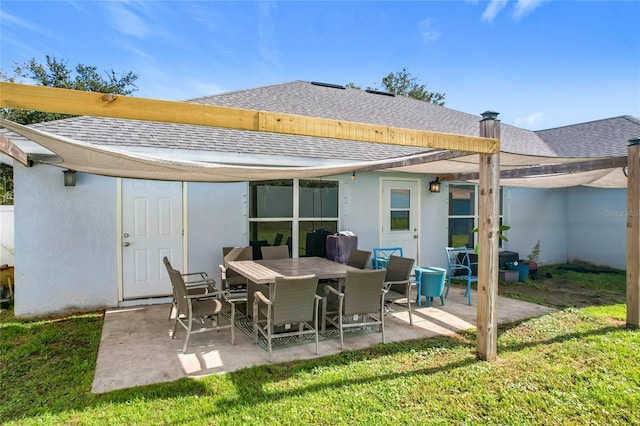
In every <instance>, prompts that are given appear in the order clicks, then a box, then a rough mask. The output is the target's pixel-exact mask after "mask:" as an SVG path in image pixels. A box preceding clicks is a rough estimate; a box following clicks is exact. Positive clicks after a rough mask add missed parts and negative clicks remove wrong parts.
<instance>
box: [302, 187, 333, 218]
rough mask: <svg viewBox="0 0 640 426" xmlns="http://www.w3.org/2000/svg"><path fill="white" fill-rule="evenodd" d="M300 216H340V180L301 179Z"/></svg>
mask: <svg viewBox="0 0 640 426" xmlns="http://www.w3.org/2000/svg"><path fill="white" fill-rule="evenodd" d="M300 217H338V182H337V181H330V182H328V181H323V180H301V181H300Z"/></svg>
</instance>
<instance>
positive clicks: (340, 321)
mask: <svg viewBox="0 0 640 426" xmlns="http://www.w3.org/2000/svg"><path fill="white" fill-rule="evenodd" d="M340 305H341V306H340V312H339V313H338V327H339V328H340V349H344V327H342V304H340Z"/></svg>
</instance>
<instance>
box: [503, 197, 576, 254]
mask: <svg viewBox="0 0 640 426" xmlns="http://www.w3.org/2000/svg"><path fill="white" fill-rule="evenodd" d="M503 197H504V205H503V213H504V215H503V223H504V224H505V225H509V226H510V227H511V229H509V230H508V231H506V232H505V235H506V236H507V238H508V239H509V241H508V242H507V243H504V244H503V248H504V249H505V250H510V251H516V252H518V253H519V254H520V258H521V259H526V258H527V255H528V254H529V253H530V252H531V249H532V248H533V246H534V245H535V244H536V242H537V241H538V240H539V241H540V246H541V250H540V260H539V263H540V264H553V263H564V262H566V261H567V259H568V256H567V253H568V247H569V245H568V244H569V243H568V241H569V235H570V233H569V228H568V227H567V219H568V214H567V204H568V203H567V189H565V188H553V189H546V188H545V189H538V188H508V187H505V188H504V189H503Z"/></svg>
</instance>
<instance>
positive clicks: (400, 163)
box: [354, 151, 469, 172]
mask: <svg viewBox="0 0 640 426" xmlns="http://www.w3.org/2000/svg"><path fill="white" fill-rule="evenodd" d="M467 155H469V153H468V152H462V151H434V152H425V153H424V154H417V155H413V156H410V157H406V158H400V159H398V160H396V161H389V162H385V163H382V164H375V165H373V166H367V167H362V168H359V169H356V170H354V171H356V172H373V171H376V170H385V169H394V168H397V167H407V166H416V165H418V164H426V163H433V162H435V161H442V160H451V159H454V158H459V157H465V156H467Z"/></svg>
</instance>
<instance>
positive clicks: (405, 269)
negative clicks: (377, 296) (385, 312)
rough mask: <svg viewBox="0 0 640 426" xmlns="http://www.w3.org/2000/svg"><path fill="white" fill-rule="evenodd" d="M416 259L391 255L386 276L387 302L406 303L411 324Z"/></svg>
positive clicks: (411, 323)
mask: <svg viewBox="0 0 640 426" xmlns="http://www.w3.org/2000/svg"><path fill="white" fill-rule="evenodd" d="M414 263H415V260H414V259H411V258H408V257H400V256H389V261H388V262H387V269H386V271H387V272H386V276H385V278H384V281H385V288H386V290H387V294H386V295H385V302H386V303H387V306H388V304H389V303H395V304H402V305H406V307H407V311H409V324H410V325H413V317H412V316H411V283H412V281H413V280H412V278H411V273H412V272H413V264H414Z"/></svg>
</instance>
